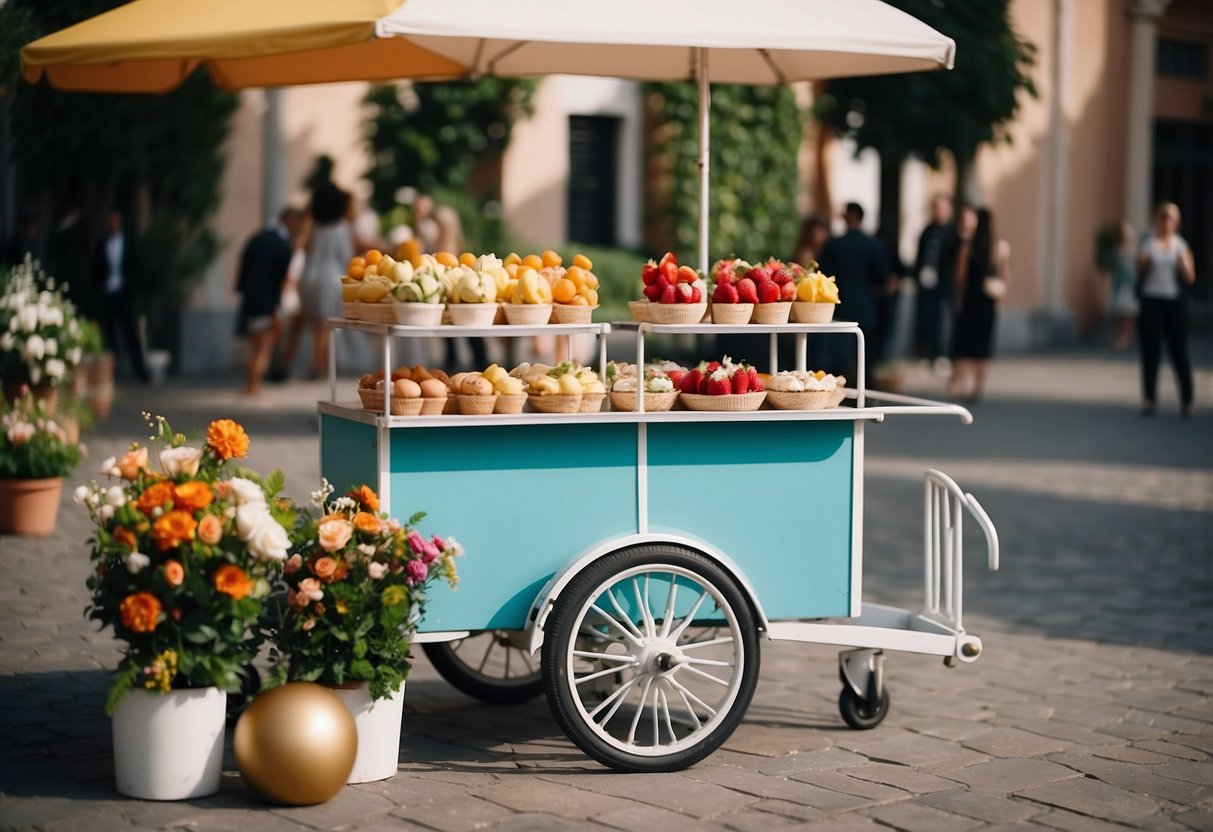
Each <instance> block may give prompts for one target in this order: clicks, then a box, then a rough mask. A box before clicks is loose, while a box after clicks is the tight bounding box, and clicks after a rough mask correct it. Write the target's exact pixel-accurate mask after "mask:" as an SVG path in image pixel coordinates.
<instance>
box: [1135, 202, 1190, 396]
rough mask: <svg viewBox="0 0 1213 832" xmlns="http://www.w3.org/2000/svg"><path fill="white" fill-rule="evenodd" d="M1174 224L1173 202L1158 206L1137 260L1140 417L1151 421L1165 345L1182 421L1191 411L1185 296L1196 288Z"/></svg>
mask: <svg viewBox="0 0 1213 832" xmlns="http://www.w3.org/2000/svg"><path fill="white" fill-rule="evenodd" d="M1179 223H1180V214H1179V206H1177V205H1176V204H1175V203H1173V202H1164V203H1162V204H1160V205H1159V206H1158V209H1157V210H1156V211H1155V213H1154V230H1153V232H1152V233H1151V234H1150V235H1149V236H1148V237H1146V238H1145V239H1144V240H1143V241H1142V244H1141V251H1140V253H1139V254H1138V256H1137V277H1138V284H1137V285H1138V290H1137V291H1138V294H1139V295H1140V296H1141V308H1140V310H1139V312H1138V316H1137V332H1138V339H1139V340H1140V341H1141V389H1142V410H1141V412H1142V415H1144V416H1153V415H1154V409H1155V405H1156V393H1157V387H1158V365H1159V362H1160V360H1161V358H1162V344H1163V342H1164V341H1165V342H1166V345H1167V354H1168V355H1169V356H1170V357H1171V364H1172V366H1174V368H1175V379H1176V382H1177V383H1178V385H1179V399H1180V413H1181V414H1182V415H1183V416H1185V417H1187V416H1191V415H1192V410H1193V403H1192V361H1191V359H1190V358H1189V356H1188V303H1187V292H1188V289H1189V287H1191V286H1192V284H1193V283H1195V282H1196V266H1195V263H1194V262H1193V260H1192V250H1191V249H1190V248H1189V247H1188V244H1187V242H1186V241H1185V240H1184V238H1183V237H1181V236H1179Z"/></svg>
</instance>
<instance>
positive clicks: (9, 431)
mask: <svg viewBox="0 0 1213 832" xmlns="http://www.w3.org/2000/svg"><path fill="white" fill-rule="evenodd" d="M83 454H84V446H83V445H81V444H79V443H77V442H73V441H71V440H70V439H69V438H68V436H67V433H66V432H65V431H64V429H63V427H62V426H61V425H59V424H58V423H57V422H56V421H55V419H54V418H53V417H52V416H51V415H50V414H48V413H47V412H46V409H45V408H44V407H43V406H42V403H41V402H39V401H37V400H36V399H34V398H33V396H31V395H30V393H29V391H28V389H26V390H23V391H22V392H21V394H20V396H19V398H18V399H17V400H16V401H15V402H13V403H12V404H11V405H10V404H9V403H7V402H5V401H3V400H0V533H6V534H29V535H44V534H50V533H51V532H52V531H54V528H55V517H56V515H57V514H58V513H59V493H60V491H61V490H62V488H63V478H64V477H65V476H67V475H68V474H70V473H71V472H72V471H73V470H74V469H75V467H76V466H77V465H79V464H80V459H81V457H82V456H83Z"/></svg>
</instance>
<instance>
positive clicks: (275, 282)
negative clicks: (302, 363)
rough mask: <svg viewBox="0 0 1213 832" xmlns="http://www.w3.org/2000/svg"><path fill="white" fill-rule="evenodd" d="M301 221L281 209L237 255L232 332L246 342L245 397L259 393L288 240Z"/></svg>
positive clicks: (273, 335)
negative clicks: (237, 300) (236, 310)
mask: <svg viewBox="0 0 1213 832" xmlns="http://www.w3.org/2000/svg"><path fill="white" fill-rule="evenodd" d="M302 220H303V214H302V213H301V212H300V211H298V210H297V209H295V208H285V209H283V211H282V213H281V214H280V215H279V216H278V221H277V223H275V224H274V225H273V226H272V227H271V228H265V229H262V230H261V231H259V232H257V233H256V234H254V235H253V236H252V237H250V238H249V240H248V242H247V243H245V245H244V250H243V251H242V252H241V254H240V272H239V274H238V275H237V278H236V291H237V292H239V293H240V311H239V313H238V317H237V323H236V334H237V335H243V336H245V337H247V338H248V342H249V360H248V373H247V377H246V380H245V385H244V393H245V395H248V396H256V395H257V394H258V393H260V392H261V379H262V377H263V376H264V375H265V371H266V369H267V368H268V367H269V363H270V355H271V354H272V353H273V351H274V343H275V342H276V341H277V340H278V334H279V328H280V327H279V321H278V304H279V303H280V302H281V300H282V287H283V284H285V283H286V277H287V271H288V270H289V269H290V266H291V257H292V256H293V255H294V249H293V248H292V247H291V241H292V240H293V239H294V237H295V235H296V233H297V232H298V230H299V226H300V224H301V222H302Z"/></svg>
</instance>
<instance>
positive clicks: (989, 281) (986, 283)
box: [981, 277, 1007, 300]
mask: <svg viewBox="0 0 1213 832" xmlns="http://www.w3.org/2000/svg"><path fill="white" fill-rule="evenodd" d="M981 289H982V291H983V292H985V293H986V297H988V298H990V299H991V300H1002V299H1003V297H1004V296H1005V295H1006V294H1007V282H1006V281H1005V280H1003V279H1002V278H1001V277H987V278H986V279H985V280H983V281H982V283H981Z"/></svg>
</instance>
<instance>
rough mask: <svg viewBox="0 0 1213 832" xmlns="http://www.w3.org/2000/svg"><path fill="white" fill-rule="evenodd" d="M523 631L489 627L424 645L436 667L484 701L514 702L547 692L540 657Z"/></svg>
mask: <svg viewBox="0 0 1213 832" xmlns="http://www.w3.org/2000/svg"><path fill="white" fill-rule="evenodd" d="M522 636H523V633H522V631H521V630H485V631H484V632H481V633H472V634H471V635H470V636H468V637H467V638H463V639H459V640H458V641H443V642H431V643H426V644H423V645H422V648H423V649H424V650H425V655H426V657H427V658H428V659H429V660H430V664H432V665H434V669H435V670H437V671H438V673H439V674H441V675H442V678H444V679H446V680H447V681H448V682H450V683H451V684H452V685H454V686H455V687H456V688H458V689H459V690H461V691H463V692H464V693H466V694H467V695H468V696H471V697H473V698H474V699H479V700H480V701H481V702H488V703H490V704H493V705H512V704H515V703H517V702H525V701H527V700H528V699H534V698H535V697H536V696H538V695H539V694H540V693H541V692H542V691H543V680H542V679H541V678H540V676H539V657H538V656H532V655H531V654H530V653H529V652H527V650H526V647H525V646H524V645H523V640H522Z"/></svg>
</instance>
